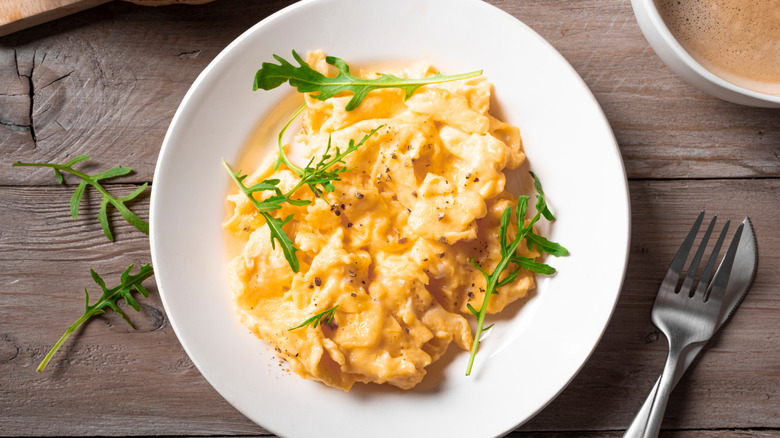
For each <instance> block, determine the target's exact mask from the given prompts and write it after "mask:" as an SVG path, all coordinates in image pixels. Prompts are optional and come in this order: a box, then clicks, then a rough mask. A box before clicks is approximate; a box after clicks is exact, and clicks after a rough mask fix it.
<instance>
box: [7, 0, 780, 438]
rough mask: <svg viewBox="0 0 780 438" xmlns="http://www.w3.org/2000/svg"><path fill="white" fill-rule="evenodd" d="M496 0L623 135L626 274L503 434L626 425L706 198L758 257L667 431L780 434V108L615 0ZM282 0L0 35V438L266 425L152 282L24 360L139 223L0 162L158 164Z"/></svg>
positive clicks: (252, 432)
mask: <svg viewBox="0 0 780 438" xmlns="http://www.w3.org/2000/svg"><path fill="white" fill-rule="evenodd" d="M492 2H493V3H494V4H496V5H497V6H499V7H500V8H502V9H504V10H506V11H507V12H509V13H511V14H513V15H514V16H516V17H518V18H519V19H521V20H523V21H524V22H525V23H527V24H528V25H529V26H531V27H532V28H533V29H534V30H536V31H537V32H539V33H540V35H541V36H542V37H544V38H546V39H547V40H548V41H550V42H551V44H553V46H555V47H556V48H557V49H558V50H559V51H560V52H561V53H562V54H563V55H564V56H565V57H566V59H567V60H568V61H569V62H570V63H571V64H572V66H573V67H574V68H575V69H576V70H577V71H578V72H579V73H580V75H582V77H583V78H584V80H585V82H586V83H587V84H588V86H589V87H590V88H591V90H592V91H593V92H594V94H595V96H596V98H597V99H598V100H599V102H600V103H601V105H602V107H603V108H604V111H605V113H606V115H607V117H608V119H609V121H610V123H611V124H612V127H613V129H614V131H615V135H616V138H617V139H618V142H619V144H620V148H621V153H622V155H623V159H624V161H625V165H626V170H627V173H628V175H629V178H630V180H631V181H630V190H631V202H632V210H633V212H632V221H633V223H632V245H631V254H630V260H629V268H628V272H627V277H626V281H625V284H624V287H623V291H622V295H621V297H620V301H619V303H618V306H617V309H616V311H615V315H614V317H613V319H612V321H611V323H610V325H609V327H608V328H607V331H606V333H605V334H604V337H603V339H602V341H601V342H600V344H599V346H598V348H597V349H596V351H595V353H594V354H593V356H592V358H591V360H590V361H589V362H588V363H587V364H586V365H585V367H584V368H583V370H582V372H581V373H580V374H579V375H578V376H577V377H576V378H575V379H574V381H573V382H572V383H571V385H570V386H569V387H568V388H567V389H566V390H564V392H563V393H562V394H561V395H560V396H559V397H558V398H557V399H556V400H555V401H553V402H552V403H551V405H550V406H549V407H548V408H546V409H545V410H544V411H542V412H541V413H540V414H539V415H538V416H537V417H535V418H534V419H532V420H531V421H530V422H529V423H528V424H526V425H524V426H522V427H521V428H520V429H519V431H517V432H515V433H513V434H511V435H510V436H529V437H533V436H539V437H553V436H559V437H580V436H591V437H595V436H614V437H617V436H621V431H622V430H623V429H624V428H625V427H626V426H627V425H628V424H629V422H630V421H631V419H632V418H633V415H634V413H635V412H636V410H637V409H638V408H639V406H640V404H641V403H642V402H643V401H644V397H645V395H646V394H647V391H648V390H649V388H650V387H651V386H652V384H653V382H654V380H655V378H656V377H657V375H658V374H659V373H660V371H661V368H662V366H663V361H664V357H665V354H666V345H665V341H664V338H663V335H661V334H660V333H659V332H658V330H657V329H655V327H654V326H653V325H652V324H651V322H650V319H649V313H650V308H651V307H652V302H653V299H654V297H655V293H656V290H657V287H658V284H659V283H660V280H661V278H662V277H663V274H664V272H665V270H666V268H667V266H668V264H669V262H670V261H671V258H672V257H673V254H674V252H675V251H676V249H677V246H678V245H679V242H680V241H681V239H682V236H684V234H685V232H686V231H687V229H688V227H689V226H690V223H691V221H692V219H693V217H694V216H695V214H696V213H697V212H698V210H699V209H701V208H707V209H710V210H713V211H714V210H717V211H718V212H719V213H720V214H721V216H722V217H731V218H733V219H735V220H739V219H741V217H743V216H745V215H749V216H751V218H752V219H753V220H754V225H755V228H756V234H757V236H758V239H759V249H760V252H761V258H760V266H759V272H758V276H757V278H756V283H755V285H754V286H753V288H752V290H751V292H750V294H749V295H748V298H747V300H746V301H745V302H744V304H743V306H742V308H741V309H740V311H739V312H737V314H736V316H735V317H734V319H733V320H732V321H731V322H730V323H729V325H728V326H727V328H726V329H725V330H724V331H723V332H722V333H721V334H720V335H718V336H717V337H716V339H715V340H714V342H713V343H712V345H711V346H710V347H709V348H708V351H707V354H705V355H704V356H703V357H702V359H701V360H700V361H699V362H698V363H697V364H696V365H695V366H694V367H693V368H692V369H691V370H690V374H689V375H688V376H687V377H686V378H685V380H683V381H682V382H681V384H680V385H681V386H680V387H679V389H678V390H677V391H676V392H675V393H674V394H673V395H672V399H671V402H670V411H669V414H668V415H667V418H666V421H665V423H664V424H665V428H666V429H667V430H668V431H669V432H668V433H667V432H665V433H664V435H663V436H669V437H690V436H696V437H698V436H702V437H717V438H721V437H738V436H762V437H765V436H766V437H769V436H772V437H778V436H780V416H778V412H780V383H779V382H780V378H779V377H780V351H779V350H780V349H778V345H780V316H778V315H780V312H779V311H780V298H778V294H777V293H776V289H777V288H776V285H777V284H780V272H779V271H778V269H777V267H778V266H780V235H778V222H777V219H776V210H777V208H778V206H779V205H780V158H779V157H780V110H771V109H757V108H748V107H742V106H737V105H733V104H729V103H726V102H722V101H719V100H717V99H714V98H711V97H708V96H706V95H704V94H702V93H701V92H698V91H697V90H695V89H693V88H692V87H690V86H689V85H687V84H686V83H685V82H683V81H682V80H681V79H680V78H678V77H677V76H675V75H674V74H673V73H671V71H669V70H668V69H667V68H666V67H665V66H664V65H663V63H662V62H661V61H660V59H659V58H658V57H657V56H656V55H655V54H654V53H653V51H652V50H651V49H649V47H648V45H647V42H646V41H645V40H644V38H643V37H642V35H641V33H640V31H639V28H638V26H637V24H636V22H635V20H634V19H633V15H632V12H631V7H630V2H629V1H628V0H577V1H562V0H535V1H530V2H528V1H518V0H493V1H492ZM289 3H290V1H262V0H254V1H240V0H219V1H217V2H214V3H211V4H208V5H203V6H198V7H161V8H145V7H139V6H135V5H132V4H127V3H122V2H112V3H109V4H106V5H103V6H99V7H97V8H94V9H91V10H88V11H85V12H81V13H78V14H75V15H71V16H69V17H66V18H63V19H60V20H57V21H54V22H51V23H48V24H47V25H45V26H39V27H37V28H34V29H28V30H25V31H21V32H18V33H15V34H13V35H10V36H7V37H3V38H0V223H2V224H3V226H2V227H0V375H2V376H4V378H3V379H0V435H2V436H11V435H14V436H15V435H28V436H35V435H45V436H54V435H70V436H75V435H163V436H170V435H177V436H222V435H245V436H268V435H269V434H268V433H267V432H266V431H265V430H263V429H262V428H261V427H258V426H256V425H254V424H253V423H252V422H251V421H249V420H248V419H246V418H245V417H244V416H243V415H241V414H240V413H239V412H237V411H236V410H235V409H234V408H232V407H231V406H230V405H229V404H228V403H227V402H226V401H225V400H224V399H222V398H221V397H220V396H219V395H218V394H217V393H216V391H214V389H213V388H211V386H210V385H209V384H208V383H207V382H206V381H205V379H203V377H202V376H201V375H200V373H199V372H198V371H197V369H195V367H194V366H193V364H192V362H191V361H190V360H189V358H188V357H187V355H186V353H185V352H184V351H183V349H182V348H181V346H180V344H179V342H178V340H177V339H176V336H175V334H174V332H173V330H172V328H171V327H170V325H169V323H168V321H167V319H166V318H165V312H164V309H163V307H162V304H161V301H160V299H159V296H158V294H157V291H156V288H155V287H153V286H152V283H153V282H149V283H148V284H149V285H150V291H151V292H152V296H151V297H150V298H148V299H143V300H141V302H142V311H141V312H140V313H135V312H133V311H130V312H129V317H130V318H131V320H132V321H133V322H134V323H135V324H136V326H137V327H138V330H137V331H134V330H132V329H130V328H129V327H128V326H127V325H126V324H125V323H124V322H123V321H121V320H120V318H118V317H117V316H116V315H111V314H109V315H106V316H105V317H103V318H100V319H97V320H95V321H93V322H92V323H90V324H88V325H87V326H86V327H85V328H84V330H83V331H81V332H80V333H79V335H78V336H76V337H75V338H73V339H72V340H71V341H69V343H68V344H67V345H66V346H65V347H64V348H63V350H62V351H61V352H60V353H59V354H58V356H57V357H56V358H55V360H54V361H53V362H52V363H51V364H50V368H49V369H47V370H46V372H45V373H42V374H39V373H36V372H35V367H36V366H37V364H38V363H39V361H40V360H41V359H42V358H43V356H44V355H45V353H46V352H47V351H48V349H49V348H50V347H51V345H52V344H53V342H54V341H56V339H57V338H58V337H59V336H60V335H61V334H62V332H63V331H64V329H65V328H66V327H67V326H68V325H69V324H70V323H72V321H73V320H74V319H75V318H76V317H78V315H79V314H80V313H81V311H82V309H83V307H82V306H83V298H84V297H83V295H82V293H83V292H82V291H83V288H84V287H85V286H87V287H89V288H90V290H92V291H94V290H95V289H94V287H96V286H95V285H94V284H93V283H92V280H91V278H90V277H89V269H90V268H94V269H95V270H96V271H97V272H99V273H101V274H103V276H104V278H106V280H107V281H108V282H109V283H112V282H113V281H116V278H117V277H118V275H119V273H120V272H121V271H122V270H124V268H126V266H127V265H129V264H130V263H136V264H140V263H147V262H149V261H150V257H149V249H148V238H147V236H146V235H144V234H142V233H140V232H138V231H137V230H135V229H134V228H133V227H131V226H129V225H127V224H126V223H124V222H123V221H122V220H121V218H118V217H114V218H113V219H114V234H115V236H116V237H117V242H116V243H113V244H111V243H109V242H108V241H107V240H106V239H105V237H104V236H103V234H102V231H101V230H100V226H99V225H98V224H97V221H96V214H97V208H98V202H99V199H98V198H97V197H96V195H94V194H91V195H88V196H86V197H85V205H84V206H83V207H82V212H81V216H80V218H79V220H77V221H73V220H72V219H70V215H69V210H68V200H69V198H70V194H71V191H72V190H73V188H74V186H73V185H72V184H71V185H70V186H67V187H66V186H60V185H58V184H57V183H56V180H55V179H54V177H53V175H52V173H51V170H49V169H29V168H13V167H11V166H10V165H9V164H10V163H11V162H13V161H16V160H23V161H58V162H63V161H66V160H67V159H69V158H72V157H74V156H76V155H79V154H84V153H86V154H90V155H91V156H92V160H90V162H91V163H92V164H91V165H90V167H87V168H88V169H89V170H95V171H99V170H104V169H106V168H108V167H112V166H115V165H117V164H121V165H124V166H130V167H132V168H133V169H134V170H135V172H134V173H132V174H130V175H128V176H126V177H122V178H121V179H117V180H116V181H114V182H112V183H111V184H110V190H112V191H114V190H116V191H117V193H126V192H129V191H130V190H132V189H133V188H135V187H137V186H138V184H140V183H143V182H152V175H153V171H154V165H155V162H156V159H157V154H158V152H159V147H160V143H161V142H162V138H163V136H164V135H165V131H166V129H167V126H168V124H169V123H170V119H171V117H172V116H173V113H174V112H175V110H176V108H177V106H178V104H179V102H180V100H181V98H182V97H183V96H184V94H185V93H186V91H187V89H188V88H189V86H190V84H191V83H192V81H193V80H194V79H195V77H197V75H198V73H199V72H200V71H201V70H202V69H203V68H204V67H205V66H206V65H207V64H208V63H209V62H210V61H211V60H212V59H213V58H214V57H215V56H216V55H217V54H218V53H219V51H220V50H222V49H223V48H224V47H225V46H226V45H227V44H228V43H229V42H230V41H232V40H233V39H234V38H235V37H237V36H238V35H239V34H240V33H242V32H243V31H244V30H246V29H248V28H249V27H250V26H251V25H253V24H254V23H256V22H257V21H259V20H261V19H262V18H264V17H266V16H268V15H269V14H271V13H273V12H275V11H277V10H279V9H281V8H282V7H284V6H286V5H287V4H289ZM299 49H303V50H305V49H306V48H299ZM597 170H598V169H594V171H597ZM68 181H69V182H71V183H72V180H70V179H68ZM597 195H598V188H594V209H595V208H597V205H598V202H599V199H598V198H597ZM148 206H149V198H148V192H147V194H145V195H143V196H142V197H141V199H139V202H137V203H136V204H134V206H133V207H132V208H133V210H134V211H137V212H138V213H139V215H140V216H141V217H143V218H148ZM596 211H597V210H594V212H596ZM594 212H584V213H583V214H594ZM115 216H116V215H115ZM597 251H598V249H597V248H594V257H597ZM517 391H518V396H522V389H517Z"/></svg>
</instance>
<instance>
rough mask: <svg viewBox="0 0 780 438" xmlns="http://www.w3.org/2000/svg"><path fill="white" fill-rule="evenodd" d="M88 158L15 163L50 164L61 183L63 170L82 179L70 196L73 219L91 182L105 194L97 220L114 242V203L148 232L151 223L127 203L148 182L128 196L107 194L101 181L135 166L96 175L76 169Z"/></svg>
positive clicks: (132, 221) (127, 218)
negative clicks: (110, 215)
mask: <svg viewBox="0 0 780 438" xmlns="http://www.w3.org/2000/svg"><path fill="white" fill-rule="evenodd" d="M88 159H89V155H79V156H78V157H76V158H74V159H72V160H70V161H68V162H67V163H65V164H55V163H22V162H21V161H17V162H16V163H14V164H13V165H14V166H17V167H51V168H52V169H54V176H55V177H57V181H58V182H59V183H60V184H64V182H65V181H64V179H63V177H62V172H67V173H70V174H72V175H76V176H77V177H79V178H81V182H80V183H79V185H78V187H76V191H74V192H73V196H72V197H71V198H70V214H71V216H72V217H73V219H76V218H78V215H79V206H80V205H81V198H82V196H83V195H84V190H85V189H86V188H87V185H90V186H92V187H94V188H95V189H97V191H98V192H100V194H101V195H102V196H103V200H102V201H101V202H100V211H99V212H98V220H99V221H100V226H101V227H102V228H103V233H104V234H105V235H106V237H107V238H108V240H110V241H112V242H113V241H114V236H113V235H112V234H111V228H110V226H109V223H108V206H109V205H112V206H114V208H116V209H117V211H119V214H121V215H122V217H123V218H124V219H125V220H126V221H127V222H129V223H130V225H132V226H134V227H136V228H137V229H138V230H139V231H142V232H144V233H146V234H149V224H148V223H147V222H146V221H144V220H143V219H141V218H139V217H138V216H137V215H136V214H135V213H133V212H132V211H130V209H129V208H127V206H126V205H125V203H127V202H129V201H132V200H133V199H135V198H136V197H138V195H140V194H141V193H142V192H143V191H144V190H145V189H146V185H147V183H143V184H142V185H141V186H140V187H138V188H137V189H135V190H133V192H132V193H130V194H129V195H127V196H124V197H122V198H117V197H115V196H113V195H112V194H110V193H108V191H107V190H106V189H105V188H104V187H103V186H102V185H101V184H100V182H101V181H103V180H105V179H109V178H116V177H118V176H122V175H127V174H128V173H130V172H132V169H130V168H129V167H122V166H117V167H113V168H111V169H108V170H106V171H105V172H100V173H98V174H96V175H87V174H85V173H83V172H79V171H78V170H75V169H73V165H75V164H78V163H81V162H83V161H86V160H88Z"/></svg>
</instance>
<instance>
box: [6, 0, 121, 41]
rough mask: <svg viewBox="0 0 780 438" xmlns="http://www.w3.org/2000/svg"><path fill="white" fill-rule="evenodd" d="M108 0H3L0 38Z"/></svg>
mask: <svg viewBox="0 0 780 438" xmlns="http://www.w3.org/2000/svg"><path fill="white" fill-rule="evenodd" d="M108 1H109V0H4V1H3V3H0V36H3V35H8V34H10V33H13V32H17V31H19V30H22V29H27V28H28V27H32V26H37V25H39V24H41V23H45V22H47V21H51V20H55V19H57V18H60V17H64V16H66V15H70V14H74V13H76V12H79V11H83V10H84V9H88V8H91V7H94V6H97V5H99V4H103V3H106V2H108Z"/></svg>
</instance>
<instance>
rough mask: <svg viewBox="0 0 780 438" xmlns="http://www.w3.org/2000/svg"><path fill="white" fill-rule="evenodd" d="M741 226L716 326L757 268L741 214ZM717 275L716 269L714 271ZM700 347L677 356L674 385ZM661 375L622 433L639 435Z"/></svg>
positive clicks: (754, 246) (733, 309)
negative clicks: (740, 234) (740, 233)
mask: <svg viewBox="0 0 780 438" xmlns="http://www.w3.org/2000/svg"><path fill="white" fill-rule="evenodd" d="M742 225H743V226H744V229H743V230H742V236H741V238H740V240H739V246H737V254H736V256H735V257H734V267H733V268H732V270H731V278H730V279H729V284H728V286H726V297H725V298H724V300H723V311H722V312H721V314H720V317H719V319H718V328H717V329H716V331H717V330H719V329H720V328H721V327H722V326H723V325H724V324H725V323H726V321H728V320H729V318H730V317H731V315H733V314H734V312H736V310H737V307H739V305H740V303H741V302H742V300H743V298H744V297H745V295H746V294H747V291H748V290H749V289H750V286H751V285H752V284H753V280H754V279H755V277H756V270H757V269H758V244H757V243H756V235H755V233H754V232H753V224H752V223H751V222H750V219H749V218H745V220H743V221H742ZM715 275H718V272H715ZM703 348H704V344H701V345H697V346H694V347H692V348H690V349H688V350H686V351H685V352H684V353H683V356H682V357H681V360H680V362H681V364H680V366H679V367H678V368H677V373H676V374H675V378H674V385H677V382H678V381H679V380H680V378H681V377H682V375H683V374H685V371H686V370H687V369H688V367H689V366H690V365H691V363H693V361H694V359H696V357H697V356H698V355H699V353H700V352H701V350H702V349H703ZM660 382H661V379H660V378H659V379H658V380H656V382H655V386H653V389H652V390H651V391H650V394H648V396H647V398H646V399H645V402H644V404H643V405H642V407H641V408H640V409H639V412H637V414H636V416H635V417H634V420H633V421H632V422H631V425H630V426H629V427H628V429H626V434H625V435H624V436H626V437H636V436H641V434H642V431H643V430H644V428H645V425H647V419H648V417H649V416H650V408H651V407H652V405H653V400H655V394H656V393H657V392H658V385H659V384H660Z"/></svg>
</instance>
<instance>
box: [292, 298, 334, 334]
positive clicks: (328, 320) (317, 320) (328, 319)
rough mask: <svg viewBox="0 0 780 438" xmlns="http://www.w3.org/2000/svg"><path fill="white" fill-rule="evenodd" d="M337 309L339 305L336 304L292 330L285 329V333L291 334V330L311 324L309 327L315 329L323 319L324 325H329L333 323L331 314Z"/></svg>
mask: <svg viewBox="0 0 780 438" xmlns="http://www.w3.org/2000/svg"><path fill="white" fill-rule="evenodd" d="M338 307H339V305H338V304H336V305H335V306H333V307H331V308H330V309H328V310H325V311H322V312H320V313H318V314H316V315H314V316H312V317H311V318H309V319H307V320H306V321H303V322H302V323H300V324H299V325H297V326H295V327H293V328H289V329H287V331H288V332H291V331H293V330H298V329H299V328H302V327H306V326H307V325H309V324H311V326H312V327H313V328H317V325H318V324H319V323H320V321H321V320H322V318H323V317H324V318H325V325H330V323H331V322H332V321H333V312H335V311H336V309H337V308H338ZM326 315H327V316H326Z"/></svg>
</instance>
